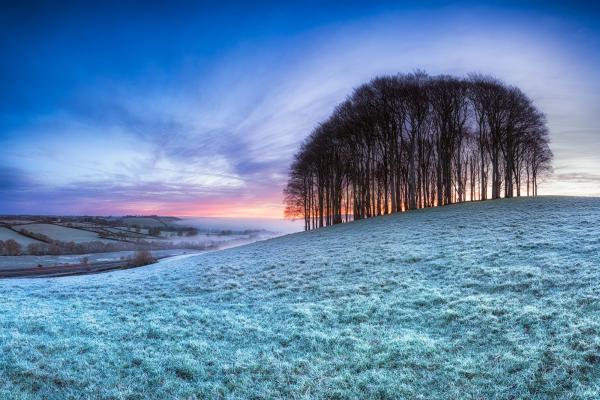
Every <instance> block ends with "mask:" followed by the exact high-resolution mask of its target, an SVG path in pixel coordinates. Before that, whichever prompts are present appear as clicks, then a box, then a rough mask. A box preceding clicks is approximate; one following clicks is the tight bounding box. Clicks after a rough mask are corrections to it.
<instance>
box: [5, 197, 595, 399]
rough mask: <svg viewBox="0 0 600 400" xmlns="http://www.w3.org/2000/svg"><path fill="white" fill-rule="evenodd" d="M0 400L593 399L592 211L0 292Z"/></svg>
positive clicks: (408, 225) (474, 213) (532, 210)
mask: <svg viewBox="0 0 600 400" xmlns="http://www.w3.org/2000/svg"><path fill="white" fill-rule="evenodd" d="M0 296H1V298H2V301H1V302H0V327H1V329H0V377H1V379H0V398H2V399H13V398H15V399H17V398H23V399H25V398H27V399H30V398H40V399H42V398H43V399H59V398H60V399H65V398H67V399H68V398H73V399H75V398H86V397H87V398H106V399H109V398H110V399H142V398H161V399H165V398H190V399H193V398H228V399H249V398H286V399H287V398H298V399H312V398H315V399H326V398H327V399H335V398H339V399H345V398H349V399H364V398H379V399H387V398H390V399H391V398H411V399H412V398H417V399H431V398H456V399H459V398H460V399H481V398H492V399H493V398H497V399H509V398H528V399H548V398H561V399H574V398H575V399H577V398H579V399H596V398H598V397H600V199H592V198H560V197H543V198H537V199H512V200H499V201H488V202H483V203H472V204H462V205H456V206H448V207H444V208H438V209H429V210H420V211H415V212H409V213H404V214H399V215H392V216H385V217H379V218H374V219H371V220H365V221H359V222H355V223H350V224H345V225H340V226H334V227H330V228H325V229H320V230H317V231H312V232H307V233H298V234H293V235H288V236H284V237H280V238H276V239H271V240H267V241H263V242H258V243H254V244H251V245H247V246H243V247H238V248H234V249H229V250H224V251H219V252H214V253H209V254H205V255H201V256H195V257H189V258H184V259H179V260H172V261H167V262H162V263H160V264H157V265H154V266H150V267H147V268H141V269H136V270H128V271H119V272H112V273H109V274H103V275H89V276H79V277H68V278H58V279H38V280H12V281H10V280H5V281H0Z"/></svg>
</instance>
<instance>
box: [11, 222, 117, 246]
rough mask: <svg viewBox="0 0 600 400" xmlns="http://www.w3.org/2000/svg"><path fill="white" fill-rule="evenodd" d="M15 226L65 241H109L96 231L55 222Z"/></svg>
mask: <svg viewBox="0 0 600 400" xmlns="http://www.w3.org/2000/svg"><path fill="white" fill-rule="evenodd" d="M13 228H14V229H16V230H19V229H21V228H23V229H26V230H28V231H29V232H33V233H38V234H42V235H46V236H48V237H50V238H59V239H60V240H61V241H63V242H75V243H86V242H93V241H104V242H108V241H109V240H107V239H102V238H100V236H98V234H97V233H96V232H90V231H85V230H82V229H76V228H68V227H66V226H59V225H54V224H27V225H15V226H13Z"/></svg>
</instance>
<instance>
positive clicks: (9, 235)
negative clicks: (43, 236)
mask: <svg viewBox="0 0 600 400" xmlns="http://www.w3.org/2000/svg"><path fill="white" fill-rule="evenodd" d="M10 239H12V240H14V241H16V242H17V243H19V244H20V245H21V246H27V245H28V244H30V243H41V242H40V241H39V240H35V239H31V238H29V237H27V236H23V235H21V234H20V233H17V232H15V231H13V230H10V229H8V228H5V227H3V226H0V240H10Z"/></svg>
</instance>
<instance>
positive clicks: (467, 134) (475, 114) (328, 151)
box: [284, 72, 552, 229]
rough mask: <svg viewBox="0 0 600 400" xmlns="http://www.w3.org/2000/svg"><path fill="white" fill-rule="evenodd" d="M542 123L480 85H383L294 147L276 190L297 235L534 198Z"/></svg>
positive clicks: (547, 155)
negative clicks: (411, 213) (455, 206)
mask: <svg viewBox="0 0 600 400" xmlns="http://www.w3.org/2000/svg"><path fill="white" fill-rule="evenodd" d="M548 143H549V139H548V130H547V127H546V121H545V117H544V115H543V114H542V113H541V112H540V111H539V110H538V109H537V108H536V107H535V106H534V105H533V103H532V102H531V100H530V99H529V98H528V97H527V96H526V95H525V94H524V93H523V92H522V91H521V90H520V89H518V88H516V87H513V86H507V85H505V84H504V83H502V82H500V81H498V80H496V79H494V78H491V77H487V76H481V75H472V76H469V77H468V78H467V79H462V78H456V77H452V76H447V75H443V76H436V77H431V76H428V75H427V74H425V73H423V72H417V73H414V74H402V75H396V76H384V77H378V78H375V79H373V80H372V81H371V82H369V83H367V84H364V85H362V86H360V87H358V88H357V89H356V90H355V91H354V92H353V94H352V95H351V96H350V97H349V98H348V99H347V100H346V101H344V102H343V103H342V104H340V105H339V106H338V107H337V108H336V109H335V110H334V112H333V114H332V115H331V116H330V117H329V118H328V119H327V120H326V121H325V122H323V123H321V124H320V125H319V126H318V127H317V128H315V130H314V131H313V132H312V133H311V134H310V136H309V137H308V138H307V140H306V141H305V142H304V143H303V144H302V146H301V148H300V151H299V152H298V153H297V154H296V156H295V159H294V161H293V163H292V165H291V168H290V172H289V180H288V184H287V186H286V188H285V189H284V195H285V204H286V208H285V216H286V217H287V218H303V219H304V227H305V229H314V228H318V227H322V226H326V225H332V224H337V223H341V222H347V221H348V220H349V219H351V218H352V219H361V218H369V217H372V216H376V215H381V214H388V213H392V212H401V211H405V210H411V209H416V208H423V207H433V206H438V205H445V204H451V203H457V202H464V201H468V200H470V201H473V200H485V199H488V198H490V197H491V198H492V199H497V198H500V197H502V196H503V197H513V196H521V195H522V194H523V189H524V192H525V194H526V195H528V196H529V195H533V196H535V195H537V187H538V182H539V180H540V179H541V178H542V177H544V176H545V175H546V174H547V173H548V172H549V171H550V170H551V161H552V152H551V151H550V148H549V146H548Z"/></svg>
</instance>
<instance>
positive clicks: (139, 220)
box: [121, 217, 169, 228]
mask: <svg viewBox="0 0 600 400" xmlns="http://www.w3.org/2000/svg"><path fill="white" fill-rule="evenodd" d="M121 221H123V222H124V223H125V224H127V225H139V226H147V227H151V228H155V227H159V228H160V227H164V226H168V225H169V224H168V223H165V222H163V221H161V220H159V219H157V218H150V217H131V218H121Z"/></svg>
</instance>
